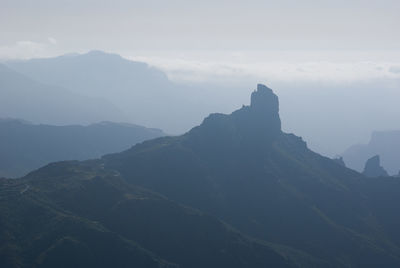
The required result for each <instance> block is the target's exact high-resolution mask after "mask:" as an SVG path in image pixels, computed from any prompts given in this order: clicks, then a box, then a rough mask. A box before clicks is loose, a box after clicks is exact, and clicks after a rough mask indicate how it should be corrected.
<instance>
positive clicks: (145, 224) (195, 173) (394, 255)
mask: <svg viewBox="0 0 400 268" xmlns="http://www.w3.org/2000/svg"><path fill="white" fill-rule="evenodd" d="M278 111H279V104H278V98H277V97H276V96H275V95H274V94H273V92H272V90H270V89H269V88H267V87H265V86H263V85H259V86H258V88H257V90H256V91H255V92H254V93H253V94H252V99H251V105H250V106H244V107H242V108H241V109H239V110H237V111H235V112H233V113H232V114H230V115H224V114H212V115H210V116H209V117H208V118H206V119H205V120H204V122H203V123H202V124H201V125H200V126H198V127H196V128H194V129H192V130H191V131H189V132H188V133H186V134H185V135H182V136H179V137H164V138H157V139H155V140H151V141H146V142H143V143H141V144H138V145H136V146H134V147H132V148H131V149H129V150H127V151H125V152H122V153H118V154H112V155H107V156H105V157H103V158H102V159H100V160H94V161H86V162H60V163H55V164H51V165H49V166H47V167H44V168H42V169H39V170H38V171H35V172H33V173H31V174H29V175H28V176H26V177H24V178H22V179H17V180H9V179H8V180H7V179H3V180H2V181H1V184H0V185H1V188H0V194H1V195H0V196H1V198H0V209H1V212H2V213H0V224H1V226H0V230H1V233H0V235H1V237H0V241H1V243H2V244H1V245H0V260H1V262H2V263H1V264H3V266H4V265H5V264H7V265H8V266H10V267H18V265H19V264H21V265H22V266H32V265H36V266H46V265H47V266H49V267H55V266H59V265H60V264H63V263H68V262H67V260H68V261H69V260H71V261H75V262H76V263H78V264H81V265H83V266H89V265H92V266H101V265H100V264H103V265H104V266H110V265H109V264H110V263H111V262H113V261H115V262H116V263H115V265H113V266H118V267H123V266H134V265H137V266H138V267H152V265H153V266H155V267H157V266H172V267H173V265H179V266H180V267H286V266H298V267H399V266H400V235H399V234H400V233H399V231H398V226H399V224H400V217H399V214H398V213H397V212H398V211H399V209H400V205H399V204H400V200H399V199H400V197H399V196H400V195H399V193H400V183H399V181H397V180H395V179H394V178H391V179H385V178H383V179H373V178H366V177H364V176H363V175H361V174H359V173H357V172H354V171H352V170H350V169H347V168H345V167H343V166H342V165H340V164H337V163H336V162H335V161H333V160H330V159H328V158H325V157H322V156H320V155H318V154H316V153H314V152H312V151H310V150H309V149H307V146H306V144H305V142H304V141H302V140H301V138H299V137H296V136H294V135H292V134H286V133H283V132H282V131H281V123H280V118H279V114H278ZM107 250H109V251H110V253H109V254H104V252H106V251H107ZM65 252H66V253H65ZM117 261H118V262H117Z"/></svg>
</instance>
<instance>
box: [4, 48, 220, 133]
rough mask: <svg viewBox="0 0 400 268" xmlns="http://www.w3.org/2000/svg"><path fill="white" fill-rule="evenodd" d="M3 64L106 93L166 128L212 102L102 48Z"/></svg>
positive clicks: (178, 128)
mask: <svg viewBox="0 0 400 268" xmlns="http://www.w3.org/2000/svg"><path fill="white" fill-rule="evenodd" d="M6 64H7V66H8V67H9V68H12V69H13V70H15V71H17V72H19V73H22V74H24V75H26V76H28V77H30V78H32V79H35V80H37V81H40V82H42V83H44V84H49V85H56V86H59V87H63V88H67V89H68V90H70V91H72V92H74V93H76V94H80V95H84V96H87V97H91V98H101V99H106V100H107V101H109V102H111V103H112V104H113V105H115V106H116V107H118V109H119V110H121V111H122V112H123V113H124V114H126V115H127V117H126V118H127V119H129V122H134V123H136V124H139V125H144V126H151V127H157V128H161V129H163V130H165V131H167V132H168V133H178V132H179V133H182V132H184V131H187V129H188V128H189V127H192V126H193V125H194V124H196V122H198V121H200V120H201V118H202V117H203V115H205V114H207V113H209V112H207V110H208V109H207V107H208V106H210V104H209V103H212V102H213V101H212V100H210V98H209V97H208V98H207V97H206V94H204V92H205V91H206V90H205V89H203V90H199V89H190V88H189V87H184V86H181V85H177V84H174V83H172V82H171V81H170V80H169V79H168V77H167V75H166V74H165V73H164V72H162V71H161V70H159V69H157V68H154V67H151V66H149V65H148V64H146V63H143V62H136V61H131V60H127V59H124V58H122V57H121V56H119V55H117V54H111V53H105V52H102V51H90V52H88V53H86V54H74V55H65V56H59V57H55V58H45V59H32V60H26V61H8V62H7V63H6ZM214 95H215V93H214ZM208 96H210V94H209V95H208ZM22 118H24V117H22ZM98 121H99V120H98ZM112 121H115V120H112Z"/></svg>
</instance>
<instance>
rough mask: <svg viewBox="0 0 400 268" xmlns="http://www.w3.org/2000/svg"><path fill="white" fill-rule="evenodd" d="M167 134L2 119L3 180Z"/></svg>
mask: <svg viewBox="0 0 400 268" xmlns="http://www.w3.org/2000/svg"><path fill="white" fill-rule="evenodd" d="M164 135H165V134H164V133H163V132H162V131H161V130H158V129H149V128H145V127H142V126H137V125H132V124H118V123H111V122H102V123H97V124H92V125H88V126H80V125H68V126H52V125H37V124H32V123H29V122H26V121H22V120H15V119H0V148H1V150H0V177H19V176H23V175H25V174H26V173H28V172H29V171H32V170H34V169H37V168H39V167H42V166H44V165H46V164H48V163H50V162H55V161H61V160H86V159H91V158H98V157H100V156H102V155H104V154H107V153H112V152H118V151H121V150H124V149H127V148H129V147H131V146H132V145H134V144H136V143H139V142H142V141H144V140H147V139H153V138H156V137H160V136H164Z"/></svg>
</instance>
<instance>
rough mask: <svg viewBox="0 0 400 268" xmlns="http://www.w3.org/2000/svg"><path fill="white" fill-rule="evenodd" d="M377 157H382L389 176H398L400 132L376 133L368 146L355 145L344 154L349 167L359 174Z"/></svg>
mask: <svg viewBox="0 0 400 268" xmlns="http://www.w3.org/2000/svg"><path fill="white" fill-rule="evenodd" d="M375 155H379V156H380V157H381V160H382V166H383V167H384V168H385V169H386V170H387V171H388V173H389V174H391V175H394V174H397V173H398V172H399V170H400V160H399V159H400V131H399V130H394V131H377V132H374V133H372V136H371V140H370V141H369V143H368V144H358V145H353V146H351V147H350V148H348V149H347V150H346V151H345V152H344V153H343V154H342V156H343V159H344V161H345V163H346V164H347V166H348V167H350V168H353V169H355V170H357V171H359V172H361V171H362V170H363V168H364V164H365V162H366V161H367V160H368V159H369V158H371V157H373V156H375Z"/></svg>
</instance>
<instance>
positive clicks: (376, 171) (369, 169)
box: [363, 155, 389, 177]
mask: <svg viewBox="0 0 400 268" xmlns="http://www.w3.org/2000/svg"><path fill="white" fill-rule="evenodd" d="M363 174H364V175H365V176H367V177H387V176H389V175H388V173H387V172H386V170H385V169H384V168H383V167H382V166H381V160H380V157H379V155H375V156H373V157H371V158H370V159H368V160H367V162H366V163H365V168H364V171H363Z"/></svg>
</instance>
